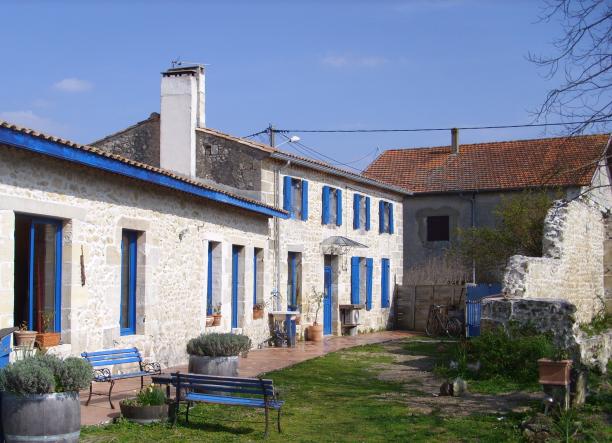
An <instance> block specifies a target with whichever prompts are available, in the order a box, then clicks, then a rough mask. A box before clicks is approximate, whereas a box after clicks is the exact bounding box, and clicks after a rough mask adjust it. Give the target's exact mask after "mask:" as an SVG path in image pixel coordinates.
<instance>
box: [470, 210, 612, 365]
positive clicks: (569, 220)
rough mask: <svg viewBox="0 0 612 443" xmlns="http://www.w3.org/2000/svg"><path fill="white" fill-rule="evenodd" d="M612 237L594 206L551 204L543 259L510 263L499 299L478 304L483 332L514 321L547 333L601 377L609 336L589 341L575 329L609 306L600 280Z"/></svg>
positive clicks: (609, 347) (611, 350)
mask: <svg viewBox="0 0 612 443" xmlns="http://www.w3.org/2000/svg"><path fill="white" fill-rule="evenodd" d="M611 234H612V229H611V228H610V226H609V223H608V218H607V216H606V214H604V213H602V212H601V210H600V209H599V208H598V207H597V206H596V205H594V204H592V203H589V202H588V201H583V200H574V201H571V202H569V203H568V202H564V201H556V202H555V203H554V204H553V207H552V208H551V209H550V210H549V212H548V215H547V217H546V219H545V223H544V238H543V256H542V257H525V256H520V255H515V256H513V257H511V258H510V260H509V261H508V266H507V267H506V271H505V273H504V279H503V291H502V292H503V296H501V297H496V298H491V299H487V300H485V301H483V306H482V327H483V329H487V328H491V327H493V326H498V325H501V326H507V325H508V323H509V322H511V321H513V322H516V323H518V324H520V325H530V326H533V327H535V328H536V329H537V330H539V331H542V332H549V331H550V332H552V333H553V336H554V341H555V344H556V345H558V346H562V347H565V348H569V349H571V350H573V353H574V357H575V358H578V359H579V360H580V361H581V362H582V363H584V364H587V365H589V366H594V367H597V368H598V369H599V370H601V371H605V370H606V364H607V362H608V360H609V359H610V357H611V355H612V331H608V332H606V333H603V334H600V335H597V336H594V337H589V336H588V335H587V334H585V333H584V332H583V331H582V330H581V329H580V324H585V323H589V322H590V321H591V320H592V319H593V318H594V317H595V316H597V315H598V314H601V313H602V312H603V311H604V309H605V305H608V304H609V303H606V302H607V301H608V298H609V295H610V294H609V291H606V288H607V286H606V284H605V282H604V275H606V270H607V269H608V268H610V264H609V262H608V260H607V259H606V258H607V257H608V256H611V257H612V241H611V240H610V239H611V238H612V235H611ZM611 273H612V272H611ZM611 279H612V277H608V278H607V279H606V280H611Z"/></svg>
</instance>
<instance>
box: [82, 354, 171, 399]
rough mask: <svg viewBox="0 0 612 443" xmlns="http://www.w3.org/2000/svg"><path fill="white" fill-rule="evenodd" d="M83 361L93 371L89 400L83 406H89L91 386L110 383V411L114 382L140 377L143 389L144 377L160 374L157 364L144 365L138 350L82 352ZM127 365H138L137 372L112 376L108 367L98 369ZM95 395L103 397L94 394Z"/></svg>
mask: <svg viewBox="0 0 612 443" xmlns="http://www.w3.org/2000/svg"><path fill="white" fill-rule="evenodd" d="M81 357H83V358H84V359H85V360H87V361H88V362H89V363H90V364H91V366H93V368H94V370H93V372H94V374H93V375H94V378H93V381H92V382H91V384H90V385H89V398H88V399H87V402H86V403H85V406H88V405H89V401H90V400H91V395H92V394H93V393H94V392H93V384H94V382H98V383H101V382H108V383H110V389H109V390H108V402H109V403H110V405H111V408H112V409H115V406H114V405H113V402H112V401H111V394H112V392H113V387H114V386H115V381H117V380H122V379H126V378H137V377H140V388H141V389H142V388H143V387H144V377H145V376H147V375H154V374H161V367H160V365H159V363H144V362H143V361H142V356H141V355H140V352H139V351H138V348H127V349H109V350H107V351H97V352H83V353H82V354H81ZM128 363H138V368H139V370H137V371H132V372H127V373H124V374H112V373H111V371H110V369H109V368H108V367H104V368H99V369H97V368H98V367H100V366H115V365H122V364H128ZM95 394H96V395H104V394H99V393H97V392H96V393H95Z"/></svg>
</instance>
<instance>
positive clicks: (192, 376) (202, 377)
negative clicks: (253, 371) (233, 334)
mask: <svg viewBox="0 0 612 443" xmlns="http://www.w3.org/2000/svg"><path fill="white" fill-rule="evenodd" d="M170 376H171V377H172V381H173V382H174V381H175V380H176V379H177V377H178V376H180V377H181V381H183V380H189V379H191V380H203V381H207V382H215V383H217V382H218V383H235V384H252V385H256V386H261V385H262V384H264V385H272V384H273V381H272V380H270V379H265V378H264V379H261V380H260V379H258V378H246V377H220V376H217V375H204V374H192V373H182V372H178V373H177V372H174V373H172V374H170Z"/></svg>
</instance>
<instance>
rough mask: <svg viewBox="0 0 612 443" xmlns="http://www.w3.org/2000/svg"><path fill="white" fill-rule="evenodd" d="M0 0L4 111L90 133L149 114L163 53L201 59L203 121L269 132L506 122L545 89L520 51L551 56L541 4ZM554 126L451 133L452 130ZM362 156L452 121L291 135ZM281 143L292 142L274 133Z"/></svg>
mask: <svg viewBox="0 0 612 443" xmlns="http://www.w3.org/2000/svg"><path fill="white" fill-rule="evenodd" d="M85 3H86V2H76V1H74V2H69V1H63V2H62V1H59V0H56V1H53V2H42V1H40V2H27V1H20V2H16V1H15V2H8V4H6V3H5V4H3V13H2V15H3V17H4V20H3V25H2V27H0V39H1V41H3V42H4V44H3V55H4V57H3V60H4V61H3V64H2V65H3V69H1V70H0V85H1V86H0V119H5V120H9V121H13V122H16V123H20V124H23V125H26V126H29V127H33V128H35V129H40V130H44V131H47V132H50V133H53V134H57V135H60V136H63V137H67V138H70V139H73V140H75V141H78V142H82V143H87V142H91V141H94V140H97V139H99V138H101V137H103V136H104V135H106V134H109V133H111V132H114V131H117V130H119V129H121V128H123V127H126V126H129V125H130V124H133V123H135V122H137V121H140V120H143V119H145V118H146V117H147V116H148V115H149V114H150V113H151V112H153V111H159V84H160V72H161V71H163V70H165V69H166V68H168V67H169V66H170V61H171V60H173V59H176V58H177V57H180V59H182V60H183V61H187V62H199V63H206V64H209V66H208V67H207V79H206V81H207V107H206V108H207V109H206V114H207V125H208V126H210V127H213V128H216V129H220V130H222V131H225V132H229V133H231V134H234V135H238V136H244V135H247V134H250V133H253V132H256V131H258V130H261V129H263V128H265V127H266V126H267V125H268V124H269V123H273V124H274V125H275V126H276V127H279V128H315V129H338V128H339V129H364V128H415V127H450V126H470V125H495V124H513V123H523V122H530V121H532V118H533V117H532V115H531V114H530V111H532V110H534V109H535V108H537V106H538V104H540V103H541V102H542V100H543V99H544V97H545V94H546V92H547V90H548V89H549V88H550V87H552V86H553V85H554V83H553V82H550V81H547V80H545V79H544V78H543V77H542V74H543V72H541V71H538V69H536V67H535V66H534V65H533V64H531V63H530V62H528V61H527V60H526V58H525V57H526V55H527V53H528V52H529V51H533V52H541V53H551V51H552V46H551V42H552V40H553V39H554V38H555V37H557V36H559V33H560V29H559V27H558V25H557V24H556V23H538V17H539V15H540V14H541V12H542V9H541V8H542V6H543V2H542V1H541V0H514V1H512V0H507V1H501V0H500V1H495V0H430V1H425V0H412V1H409V0H406V1H391V0H389V1H384V0H382V1H373V0H372V1H369V2H366V1H340V0H336V1H333V0H328V1H306V0H303V1H280V0H279V1H216V2H205V1H200V2H196V1H183V2H172V3H171V2H162V1H148V2H136V1H131V2H130V1H124V2H119V1H117V2H112V1H104V2H87V4H85ZM558 131H559V129H551V130H549V131H548V132H546V133H545V132H544V131H543V130H542V129H520V130H509V129H508V130H495V131H494V130H486V131H470V132H467V131H465V132H462V134H461V142H463V143H468V142H477V141H490V140H505V139H514V138H528V137H539V136H543V135H555V134H557V133H558ZM299 135H300V136H301V137H302V142H303V143H304V144H305V145H307V146H310V147H313V148H316V149H318V150H320V151H321V152H324V153H325V154H326V155H329V156H331V157H333V158H336V159H339V160H342V161H344V162H353V161H355V160H358V159H360V158H362V157H364V156H365V157H366V158H365V159H362V160H361V161H357V162H355V163H351V164H352V165H354V166H357V167H363V166H365V164H367V161H368V160H371V159H372V157H373V156H374V154H375V150H376V149H377V148H378V149H381V150H382V149H387V148H394V147H410V146H432V145H440V144H448V143H449V140H450V134H447V133H410V134H406V133H394V134H368V135H364V134H352V135H320V134H299ZM285 148H286V149H291V147H290V146H289V145H285Z"/></svg>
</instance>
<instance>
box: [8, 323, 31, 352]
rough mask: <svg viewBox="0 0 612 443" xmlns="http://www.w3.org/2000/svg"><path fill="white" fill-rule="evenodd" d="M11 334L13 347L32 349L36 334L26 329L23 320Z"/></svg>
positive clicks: (26, 326)
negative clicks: (13, 341)
mask: <svg viewBox="0 0 612 443" xmlns="http://www.w3.org/2000/svg"><path fill="white" fill-rule="evenodd" d="M13 334H14V335H15V346H25V347H28V348H33V347H34V342H35V341H36V334H37V332H36V331H31V330H30V329H28V323H27V322H26V321H25V320H24V321H22V322H21V324H20V325H19V330H18V331H15V332H13Z"/></svg>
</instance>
